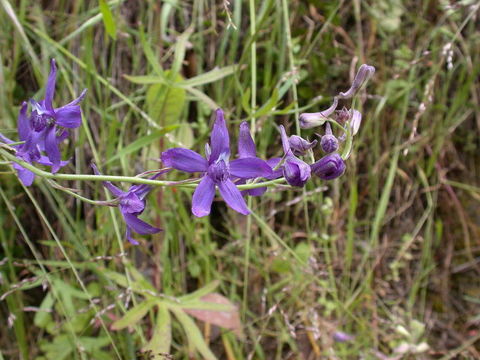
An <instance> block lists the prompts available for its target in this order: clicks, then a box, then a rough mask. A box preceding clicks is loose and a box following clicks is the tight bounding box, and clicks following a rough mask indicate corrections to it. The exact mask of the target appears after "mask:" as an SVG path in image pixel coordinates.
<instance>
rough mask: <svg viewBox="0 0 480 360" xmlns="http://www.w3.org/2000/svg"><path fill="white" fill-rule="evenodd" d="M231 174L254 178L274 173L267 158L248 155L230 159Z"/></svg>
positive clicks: (243, 177)
mask: <svg viewBox="0 0 480 360" xmlns="http://www.w3.org/2000/svg"><path fill="white" fill-rule="evenodd" d="M230 174H231V175H233V176H236V177H239V178H242V179H253V178H257V177H266V176H270V175H272V168H271V167H270V166H268V164H267V162H266V161H265V160H262V159H259V158H257V157H248V158H243V159H235V160H232V161H230Z"/></svg>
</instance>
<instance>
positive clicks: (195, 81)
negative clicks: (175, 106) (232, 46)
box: [176, 65, 238, 87]
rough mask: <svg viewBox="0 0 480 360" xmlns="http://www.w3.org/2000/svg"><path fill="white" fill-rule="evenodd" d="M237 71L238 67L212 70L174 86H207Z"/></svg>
mask: <svg viewBox="0 0 480 360" xmlns="http://www.w3.org/2000/svg"><path fill="white" fill-rule="evenodd" d="M237 69H238V65H229V66H225V67H223V68H214V69H213V70H210V71H208V72H206V73H203V74H200V75H197V76H195V77H193V78H190V79H187V80H183V81H180V82H178V83H177V84H176V85H177V86H181V87H187V86H200V85H205V84H209V83H212V82H214V81H217V80H220V79H223V78H224V77H226V76H229V75H232V74H233V73H234V72H235V71H236V70H237Z"/></svg>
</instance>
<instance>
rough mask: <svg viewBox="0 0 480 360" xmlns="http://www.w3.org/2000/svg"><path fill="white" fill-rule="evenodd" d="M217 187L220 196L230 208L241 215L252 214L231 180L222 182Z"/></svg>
mask: <svg viewBox="0 0 480 360" xmlns="http://www.w3.org/2000/svg"><path fill="white" fill-rule="evenodd" d="M217 185H218V190H219V191H220V195H222V197H223V200H225V202H226V203H227V205H228V206H230V207H231V208H232V209H233V210H235V211H237V212H239V213H240V214H243V215H248V214H250V210H248V207H247V204H246V203H245V199H244V198H243V197H242V194H240V190H238V189H237V187H236V186H235V184H234V183H233V182H232V181H231V180H230V179H227V180H225V181H221V182H219V183H218V184H217Z"/></svg>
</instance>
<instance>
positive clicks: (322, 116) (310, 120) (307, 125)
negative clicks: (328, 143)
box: [300, 97, 338, 129]
mask: <svg viewBox="0 0 480 360" xmlns="http://www.w3.org/2000/svg"><path fill="white" fill-rule="evenodd" d="M337 106H338V99H337V97H334V98H333V104H332V105H331V106H330V107H329V108H328V109H326V110H323V111H320V112H317V113H303V114H300V127H301V128H302V129H311V128H314V127H316V126H321V125H323V124H325V121H327V118H328V117H329V116H330V115H332V114H333V112H334V111H335V109H336V108H337Z"/></svg>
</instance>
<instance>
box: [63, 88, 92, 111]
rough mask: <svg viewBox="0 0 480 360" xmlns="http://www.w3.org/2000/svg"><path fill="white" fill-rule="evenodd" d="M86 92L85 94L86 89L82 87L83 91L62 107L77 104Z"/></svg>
mask: <svg viewBox="0 0 480 360" xmlns="http://www.w3.org/2000/svg"><path fill="white" fill-rule="evenodd" d="M86 94H87V89H83V91H82V92H81V93H80V96H79V97H78V98H76V99H74V100H73V101H71V102H69V103H68V104H67V105H65V106H63V107H66V106H73V105H77V104H79V103H80V101H82V100H83V98H84V97H85V95H86Z"/></svg>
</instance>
